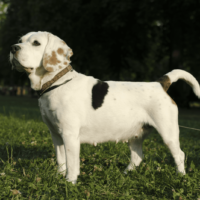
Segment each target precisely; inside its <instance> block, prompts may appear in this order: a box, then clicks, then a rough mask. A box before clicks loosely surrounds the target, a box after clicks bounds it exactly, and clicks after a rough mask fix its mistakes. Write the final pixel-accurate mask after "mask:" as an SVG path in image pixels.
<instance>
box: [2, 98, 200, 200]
mask: <svg viewBox="0 0 200 200" xmlns="http://www.w3.org/2000/svg"><path fill="white" fill-rule="evenodd" d="M199 111H200V110H195V109H192V110H181V111H180V117H179V118H180V119H179V123H180V125H183V126H189V127H194V128H199V129H200V123H199V122H200V112H199ZM180 130H181V133H180V144H181V148H182V150H183V151H184V152H185V154H186V160H185V166H186V173H187V174H186V175H185V176H181V175H179V174H176V167H175V164H174V160H173V158H172V155H171V153H170V152H169V150H168V149H167V147H166V146H165V145H164V144H163V141H162V139H161V138H160V136H159V134H158V133H156V132H154V133H152V134H151V136H150V137H149V138H148V139H146V140H145V141H144V145H143V150H144V155H145V157H144V160H143V161H142V163H141V165H140V166H139V167H138V168H137V169H136V170H135V171H132V172H129V173H128V174H127V175H125V174H124V173H123V171H124V169H125V168H126V166H127V165H128V163H129V159H130V152H129V148H128V146H127V144H126V143H121V142H120V143H118V144H115V143H112V142H108V143H104V144H98V145H97V146H96V147H93V146H91V145H88V144H83V145H81V156H80V157H81V175H80V176H79V178H78V182H77V184H76V185H75V186H74V185H72V184H71V183H68V182H67V181H66V180H65V178H63V177H62V176H61V175H57V174H56V169H57V167H56V158H55V152H54V148H53V143H52V140H51V136H50V134H49V132H48V129H47V126H46V125H45V124H44V123H43V122H42V120H41V117H40V112H39V109H38V106H37V99H31V98H20V97H14V98H11V97H2V96H0V199H51V200H53V199H59V200H60V199H73V200H74V199H78V200H82V199H91V200H92V199H94V200H96V199H125V200H131V199H132V200H133V199H135V200H136V199H142V200H145V199H148V200H149V199H179V200H180V199H192V200H194V199H198V198H200V132H198V131H192V130H187V129H182V128H181V129H180Z"/></svg>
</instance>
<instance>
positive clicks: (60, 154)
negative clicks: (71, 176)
mask: <svg viewBox="0 0 200 200" xmlns="http://www.w3.org/2000/svg"><path fill="white" fill-rule="evenodd" d="M50 133H51V137H52V140H53V144H54V148H55V151H56V158H57V163H58V173H61V174H63V176H65V174H66V155H65V148H64V143H63V139H62V137H61V136H60V135H59V134H57V133H53V132H52V131H50Z"/></svg>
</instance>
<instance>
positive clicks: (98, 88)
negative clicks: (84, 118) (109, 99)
mask: <svg viewBox="0 0 200 200" xmlns="http://www.w3.org/2000/svg"><path fill="white" fill-rule="evenodd" d="M108 87H109V86H108V83H105V82H102V81H100V80H98V81H97V83H96V84H95V85H94V86H93V88H92V107H93V108H94V109H95V110H96V109H97V108H99V107H101V106H102V104H103V100H104V97H105V96H106V94H107V93H108Z"/></svg>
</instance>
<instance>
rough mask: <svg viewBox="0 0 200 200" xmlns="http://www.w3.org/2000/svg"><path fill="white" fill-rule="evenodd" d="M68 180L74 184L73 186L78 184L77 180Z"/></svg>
mask: <svg viewBox="0 0 200 200" xmlns="http://www.w3.org/2000/svg"><path fill="white" fill-rule="evenodd" d="M66 180H67V182H70V183H72V184H73V185H75V184H76V182H77V180H70V179H68V178H67V179H66Z"/></svg>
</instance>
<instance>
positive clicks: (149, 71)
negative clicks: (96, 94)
mask: <svg viewBox="0 0 200 200" xmlns="http://www.w3.org/2000/svg"><path fill="white" fill-rule="evenodd" d="M4 2H5V3H9V7H8V10H7V14H6V18H5V20H3V21H2V22H1V25H0V63H1V64H0V82H1V84H4V85H5V84H7V85H13V84H21V85H23V84H28V79H27V77H26V76H25V75H23V76H22V74H20V73H18V72H16V71H11V65H10V64H9V59H8V55H9V51H10V47H11V45H12V44H15V43H17V41H18V39H19V37H20V36H22V35H24V34H26V33H27V32H30V31H48V32H51V33H53V34H55V35H57V36H59V37H60V38H62V39H63V40H65V41H66V43H67V44H68V45H69V46H70V47H71V48H72V49H73V52H74V56H73V57H72V66H73V67H74V68H75V70H77V71H78V72H81V73H84V74H87V75H92V76H94V77H96V78H98V79H102V80H108V79H109V80H121V81H122V80H123V81H155V80H156V79H157V78H159V77H160V76H162V75H164V74H165V73H167V72H169V71H171V70H173V69H184V70H186V71H188V72H190V73H192V74H193V75H194V76H195V77H196V78H197V80H200V72H199V65H200V56H199V54H200V23H199V21H200V6H199V4H200V2H199V1H198V0H174V1H168V0H162V1H160V0H140V1H133V0H101V1H99V0H73V1H69V0H62V1H61V0H60V1H55V0H48V1H47V0H44V1H41V0H34V1H32V0H4ZM169 93H170V95H172V97H173V98H174V100H175V101H176V102H177V103H178V105H180V106H187V105H188V103H189V101H192V100H195V98H194V95H193V93H192V91H191V89H190V87H188V86H187V85H186V84H185V83H183V82H181V81H178V82H177V83H176V84H173V86H172V87H171V88H170V91H169Z"/></svg>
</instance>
